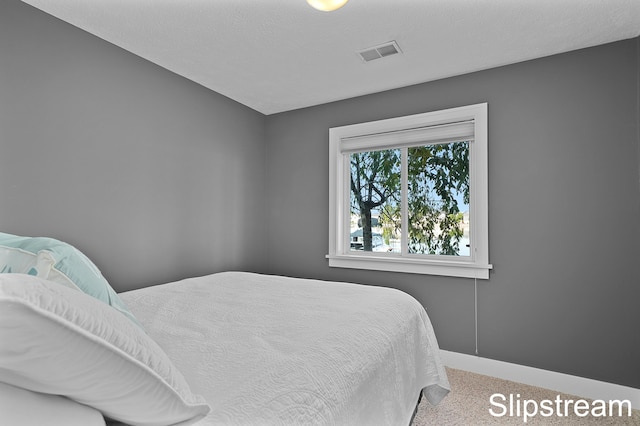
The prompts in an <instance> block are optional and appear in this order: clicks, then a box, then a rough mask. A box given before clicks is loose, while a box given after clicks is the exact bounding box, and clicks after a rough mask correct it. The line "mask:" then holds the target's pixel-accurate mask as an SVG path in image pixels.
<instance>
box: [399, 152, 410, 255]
mask: <svg viewBox="0 0 640 426" xmlns="http://www.w3.org/2000/svg"><path fill="white" fill-rule="evenodd" d="M408 153H409V149H408V148H402V149H401V151H400V183H401V184H400V217H401V221H400V254H401V256H406V255H407V254H409V232H408V231H409V215H408V211H409V209H408V207H409V200H408V194H409V178H408V176H409V161H408Z"/></svg>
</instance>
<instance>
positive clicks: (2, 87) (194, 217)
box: [0, 0, 266, 291]
mask: <svg viewBox="0 0 640 426" xmlns="http://www.w3.org/2000/svg"><path fill="white" fill-rule="evenodd" d="M264 126H265V117H264V116H263V115H262V114H259V113H257V112H255V111H253V110H251V109H249V108H246V107H244V106H242V105H240V104H238V103H236V102H234V101H231V100H229V99H228V98H225V97H223V96H221V95H218V94H216V93H214V92H211V91H208V90H205V89H203V88H202V86H199V85H197V84H195V83H193V82H190V81H188V80H186V79H184V78H182V77H179V76H177V75H175V74H173V73H171V72H169V71H166V70H165V69H162V68H160V67H157V66H155V65H153V64H151V63H150V62H147V61H145V60H143V59H141V58H139V57H137V56H134V55H132V54H130V53H128V52H126V51H124V50H122V49H120V48H117V47H115V46H113V45H111V44H109V43H106V42H104V41H103V40H100V39H98V38H96V37H94V36H91V35H89V34H87V33H85V32H84V31H81V30H79V29H77V28H75V27H72V26H71V25H68V24H66V23H63V22H62V21H59V20H57V19H56V18H53V17H51V16H49V15H46V14H44V13H42V12H40V11H39V10H37V9H34V8H32V7H31V6H28V5H25V4H24V3H22V2H20V1H18V0H3V1H2V2H1V3H0V200H1V201H0V203H1V204H0V229H1V230H2V231H3V232H9V233H15V234H23V235H46V236H51V237H56V238H60V239H63V240H65V241H68V242H69V243H71V244H74V245H75V246H76V247H78V248H79V249H80V250H82V251H83V252H85V253H86V254H87V255H88V256H89V257H90V258H91V259H92V260H94V261H95V263H96V264H97V265H98V267H99V268H100V269H101V270H102V272H103V274H104V275H105V277H106V278H107V279H108V280H109V281H110V282H111V283H112V285H113V286H114V287H115V288H116V290H118V291H124V290H127V289H131V288H136V287H142V286H146V285H150V284H157V283H161V282H166V281H170V280H174V279H179V278H183V277H187V276H193V275H201V274H206V273H211V272H216V271H220V270H228V269H244V270H256V271H262V270H264V269H265V267H266V256H265V250H264V248H265V247H264V243H265V239H266V233H265V231H264V229H265V225H264V214H263V208H264V203H265V198H264V197H265V196H264V192H265V191H264V177H265V168H264V157H265V147H264Z"/></svg>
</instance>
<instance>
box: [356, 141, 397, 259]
mask: <svg viewBox="0 0 640 426" xmlns="http://www.w3.org/2000/svg"><path fill="white" fill-rule="evenodd" d="M350 163H351V182H350V187H351V191H350V194H351V196H350V204H351V230H350V232H351V234H350V250H351V251H358V250H363V251H377V252H396V253H400V251H401V250H400V234H399V232H400V227H399V221H398V219H399V217H400V207H399V206H400V191H401V179H400V150H399V149H390V150H382V151H367V152H356V153H353V154H351V155H350Z"/></svg>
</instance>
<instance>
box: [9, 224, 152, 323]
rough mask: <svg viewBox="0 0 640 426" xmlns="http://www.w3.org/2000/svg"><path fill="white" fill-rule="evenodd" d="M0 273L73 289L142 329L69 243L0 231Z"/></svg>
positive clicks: (90, 265)
mask: <svg viewBox="0 0 640 426" xmlns="http://www.w3.org/2000/svg"><path fill="white" fill-rule="evenodd" d="M0 272H13V273H21V274H29V275H36V276H38V277H40V278H45V279H47V280H49V281H55V282H57V283H60V284H62V285H65V286H67V287H76V288H78V289H79V290H81V291H84V292H85V293H87V294H88V295H90V296H93V297H95V298H96V299H98V300H102V301H103V302H105V303H106V304H108V305H111V306H112V307H114V308H115V309H117V310H118V311H120V312H121V313H122V314H124V315H125V316H127V317H128V318H129V319H130V320H131V321H133V322H134V323H136V324H137V325H138V326H140V327H142V325H141V324H140V323H139V322H138V320H137V319H136V317H135V316H134V315H133V314H132V313H131V311H129V308H127V306H126V305H125V304H124V302H123V301H122V300H120V298H119V297H118V295H117V293H116V292H115V290H114V289H113V288H111V286H110V285H109V283H108V282H107V280H106V279H104V277H103V276H102V273H100V270H99V269H98V267H97V266H96V265H94V264H93V262H91V260H89V258H88V257H87V256H85V255H84V254H83V253H82V252H80V250H78V249H76V248H75V247H73V246H72V245H70V244H67V243H64V242H62V241H58V240H55V239H53V238H44V237H37V238H32V237H20V236H18V235H11V234H5V233H2V232H0Z"/></svg>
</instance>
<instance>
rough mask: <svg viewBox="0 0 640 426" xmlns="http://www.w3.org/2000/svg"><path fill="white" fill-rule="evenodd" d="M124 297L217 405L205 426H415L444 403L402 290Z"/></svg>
mask: <svg viewBox="0 0 640 426" xmlns="http://www.w3.org/2000/svg"><path fill="white" fill-rule="evenodd" d="M120 296H121V298H122V299H123V300H124V301H125V303H126V304H127V305H128V306H129V308H130V309H131V310H132V311H133V313H134V314H135V315H136V317H137V318H138V319H139V320H140V321H141V322H142V324H143V325H144V327H145V329H146V330H147V332H148V333H149V335H150V336H151V337H152V338H153V339H155V340H156V342H157V343H158V344H159V345H160V346H161V347H162V348H163V349H164V350H165V351H166V352H167V354H168V355H169V357H170V358H171V359H172V361H173V362H174V363H175V364H176V366H177V367H178V369H180V370H181V372H182V373H183V374H184V376H185V377H186V379H187V381H188V382H189V383H190V385H191V389H192V390H193V391H194V392H195V393H199V394H201V395H203V396H204V397H205V398H206V399H207V401H208V402H209V404H210V405H211V412H210V414H209V415H208V416H207V417H206V418H205V419H204V420H202V421H200V422H199V423H198V425H202V426H204V425H227V424H234V425H235V424H237V425H285V424H286V425H311V424H335V425H408V424H409V423H410V421H411V417H412V414H413V410H414V408H415V405H416V403H417V400H418V396H419V394H420V390H422V389H424V396H425V397H426V398H427V399H428V400H429V401H430V402H431V403H434V404H436V403H438V402H439V401H440V399H442V398H443V397H444V396H445V395H446V394H447V393H448V391H449V383H448V381H447V376H446V372H445V370H444V367H443V365H442V363H441V362H440V358H439V354H438V344H437V341H436V337H435V335H434V332H433V328H432V326H431V322H430V321H429V318H428V317H427V314H426V312H425V310H424V308H423V307H422V306H421V305H420V304H419V303H418V302H417V301H416V300H415V299H413V298H412V297H411V296H409V295H407V294H406V293H403V292H400V291H398V290H393V289H389V288H381V287H370V286H363V285H356V284H345V283H334V282H325V281H315V280H302V279H294V278H285V277H278V276H270V275H259V274H250V273H241V272H225V273H220V274H214V275H209V276H205V277H200V278H192V279H187V280H183V281H178V282H174V283H169V284H165V285H161V286H154V287H149V288H144V289H140V290H134V291H130V292H126V293H122V294H121V295H120Z"/></svg>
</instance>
